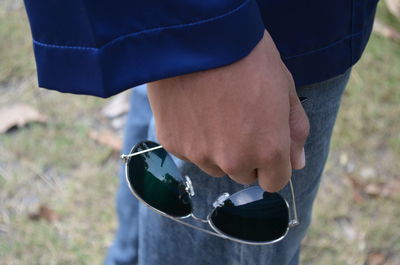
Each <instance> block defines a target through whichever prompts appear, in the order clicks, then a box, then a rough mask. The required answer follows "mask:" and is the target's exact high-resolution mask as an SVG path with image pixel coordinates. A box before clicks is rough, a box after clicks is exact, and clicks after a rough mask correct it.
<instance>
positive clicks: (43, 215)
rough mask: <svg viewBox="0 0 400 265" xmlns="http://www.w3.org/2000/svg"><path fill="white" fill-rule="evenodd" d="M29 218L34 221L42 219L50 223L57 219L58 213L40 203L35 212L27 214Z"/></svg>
mask: <svg viewBox="0 0 400 265" xmlns="http://www.w3.org/2000/svg"><path fill="white" fill-rule="evenodd" d="M29 219H31V220H34V221H38V220H40V219H43V220H46V221H47V222H50V223H51V222H54V221H55V220H57V219H58V215H57V213H56V212H55V211H54V210H52V209H50V208H49V207H47V206H46V205H44V204H42V205H40V207H39V209H38V211H37V212H35V213H31V214H29Z"/></svg>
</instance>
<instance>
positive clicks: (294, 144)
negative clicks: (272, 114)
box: [289, 87, 310, 169]
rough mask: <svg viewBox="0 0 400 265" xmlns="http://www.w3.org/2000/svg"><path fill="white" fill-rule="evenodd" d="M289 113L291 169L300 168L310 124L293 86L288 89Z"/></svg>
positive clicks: (303, 162)
mask: <svg viewBox="0 0 400 265" xmlns="http://www.w3.org/2000/svg"><path fill="white" fill-rule="evenodd" d="M289 115H290V116H289V127H290V138H291V143H290V162H291V164H292V168H293V169H302V168H303V167H304V166H305V164H306V159H305V153H304V144H305V142H306V140H307V137H308V134H309V130H310V124H309V121H308V117H307V114H306V112H305V111H304V109H303V106H302V105H301V102H300V100H299V98H298V96H297V92H296V90H295V88H294V87H293V88H292V89H291V90H290V114H289Z"/></svg>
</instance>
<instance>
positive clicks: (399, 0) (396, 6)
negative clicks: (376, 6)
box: [385, 0, 400, 19]
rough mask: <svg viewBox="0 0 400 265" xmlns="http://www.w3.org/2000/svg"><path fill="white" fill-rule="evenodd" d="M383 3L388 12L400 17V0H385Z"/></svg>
mask: <svg viewBox="0 0 400 265" xmlns="http://www.w3.org/2000/svg"><path fill="white" fill-rule="evenodd" d="M385 3H386V6H387V8H388V10H389V11H390V13H392V15H393V16H395V17H396V18H397V19H400V0H386V1H385Z"/></svg>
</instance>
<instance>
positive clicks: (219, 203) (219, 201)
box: [213, 192, 231, 208]
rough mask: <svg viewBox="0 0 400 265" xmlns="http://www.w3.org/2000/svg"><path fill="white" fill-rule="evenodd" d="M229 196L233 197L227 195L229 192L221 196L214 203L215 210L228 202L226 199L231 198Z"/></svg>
mask: <svg viewBox="0 0 400 265" xmlns="http://www.w3.org/2000/svg"><path fill="white" fill-rule="evenodd" d="M229 196H231V195H229V193H227V192H225V193H223V194H222V195H220V196H219V197H218V198H217V199H216V200H215V202H214V203H213V206H214V208H217V207H220V206H222V205H224V202H225V201H226V199H228V198H229Z"/></svg>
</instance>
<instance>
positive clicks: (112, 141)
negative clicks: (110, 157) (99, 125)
mask: <svg viewBox="0 0 400 265" xmlns="http://www.w3.org/2000/svg"><path fill="white" fill-rule="evenodd" d="M89 137H90V138H92V139H93V140H95V141H96V142H98V143H100V144H102V145H105V146H108V147H110V148H111V149H112V150H113V151H115V152H120V151H121V149H122V141H121V138H120V137H119V136H118V135H117V134H115V133H114V132H112V131H109V130H103V131H99V132H98V131H90V132H89Z"/></svg>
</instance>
